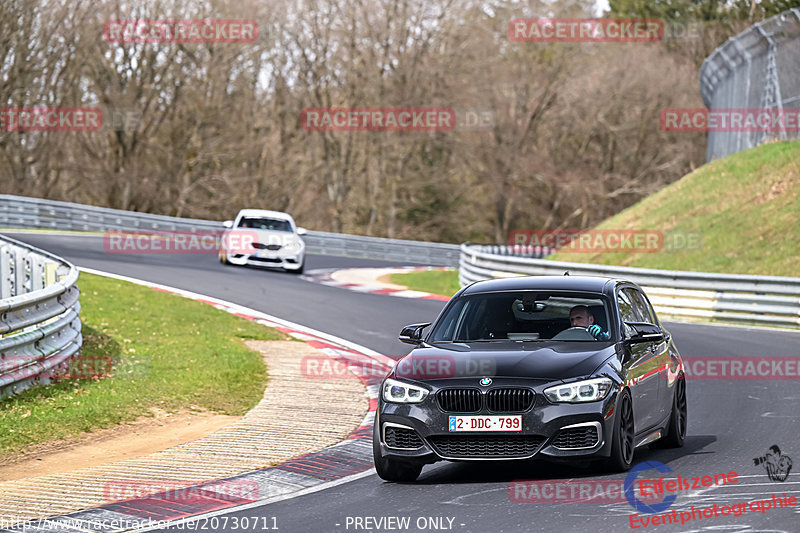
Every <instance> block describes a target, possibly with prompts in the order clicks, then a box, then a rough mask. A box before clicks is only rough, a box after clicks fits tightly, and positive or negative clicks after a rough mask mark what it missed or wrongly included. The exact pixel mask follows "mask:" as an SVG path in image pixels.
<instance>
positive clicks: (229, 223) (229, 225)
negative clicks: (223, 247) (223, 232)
mask: <svg viewBox="0 0 800 533" xmlns="http://www.w3.org/2000/svg"><path fill="white" fill-rule="evenodd" d="M222 225H223V226H225V227H226V228H232V227H233V220H226V221H225V222H223V223H222Z"/></svg>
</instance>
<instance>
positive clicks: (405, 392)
mask: <svg viewBox="0 0 800 533" xmlns="http://www.w3.org/2000/svg"><path fill="white" fill-rule="evenodd" d="M427 395H428V390H427V389H423V388H422V387H417V386H416V385H411V384H410V383H403V382H402V381H397V380H394V379H387V380H386V381H385V382H384V383H383V399H384V401H387V402H391V403H419V402H421V401H422V400H424V399H425V397H426V396H427Z"/></svg>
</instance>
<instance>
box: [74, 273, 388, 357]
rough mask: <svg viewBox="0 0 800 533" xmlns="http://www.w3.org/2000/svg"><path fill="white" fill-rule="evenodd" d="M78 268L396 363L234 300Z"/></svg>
mask: <svg viewBox="0 0 800 533" xmlns="http://www.w3.org/2000/svg"><path fill="white" fill-rule="evenodd" d="M78 270H80V271H81V272H86V273H88V274H95V275H97V276H104V277H107V278H112V279H118V280H121V281H129V282H131V283H135V284H137V285H144V286H145V287H150V288H156V289H162V290H165V291H169V292H173V293H175V294H180V295H181V296H186V297H187V298H191V299H192V300H205V301H208V302H212V303H214V304H218V305H222V306H226V307H228V308H229V309H231V310H233V311H235V312H238V313H242V314H245V315H250V316H253V317H256V318H261V319H263V320H269V321H270V322H274V323H275V324H279V325H281V326H284V327H287V328H290V329H296V330H298V331H300V332H303V333H307V334H310V335H314V336H316V337H318V338H320V339H324V340H327V341H330V342H332V343H334V344H339V345H341V346H344V347H345V348H349V349H351V350H354V351H356V352H359V353H362V354H364V355H371V356H373V357H377V358H379V359H380V360H381V361H383V362H385V363H386V364H388V365H390V366H393V365H394V363H395V361H394V359H392V358H390V357H386V356H385V355H382V354H380V353H378V352H376V351H375V350H371V349H369V348H367V347H366V346H361V345H360V344H356V343H354V342H350V341H348V340H345V339H342V338H341V337H336V336H335V335H330V334H329V333H325V332H322V331H319V330H316V329H313V328H309V327H308V326H303V325H301V324H297V323H295V322H290V321H288V320H284V319H282V318H278V317H276V316H273V315H268V314H267V313H262V312H261V311H256V310H255V309H250V308H249V307H244V306H242V305H239V304H235V303H233V302H228V301H226V300H220V299H219V298H214V297H213V296H207V295H205V294H199V293H196V292H192V291H187V290H184V289H178V288H176V287H170V286H169V285H162V284H160V283H153V282H150V281H144V280H141V279H137V278H131V277H129V276H122V275H119V274H112V273H111V272H104V271H102V270H95V269H93V268H86V267H78Z"/></svg>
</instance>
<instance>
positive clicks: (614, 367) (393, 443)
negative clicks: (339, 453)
mask: <svg viewBox="0 0 800 533" xmlns="http://www.w3.org/2000/svg"><path fill="white" fill-rule="evenodd" d="M428 326H430V324H413V325H410V326H406V327H405V328H403V330H402V332H401V334H400V340H401V341H403V342H407V343H410V344H415V345H416V347H415V348H414V349H413V350H412V351H411V353H410V354H409V355H407V356H405V357H404V358H403V359H401V360H400V361H398V363H397V364H396V365H395V367H394V369H393V370H392V371H391V372H390V373H389V375H388V376H387V377H386V379H385V380H384V381H383V383H382V384H381V390H380V394H379V403H378V411H377V413H376V417H375V429H374V437H373V453H374V459H375V468H376V470H377V472H378V475H379V476H380V477H381V478H383V479H385V480H389V481H413V480H415V479H416V478H417V476H419V474H420V471H421V470H422V467H423V465H425V464H427V463H433V462H436V461H440V460H451V461H491V460H526V459H532V458H534V457H536V458H550V459H554V460H570V461H579V460H580V461H583V460H601V461H603V462H604V463H605V464H606V465H607V467H608V469H610V470H612V471H624V470H627V469H629V468H630V467H631V464H632V462H633V455H634V450H635V449H636V448H637V447H639V446H644V445H646V444H650V443H655V442H656V441H660V442H659V444H663V445H665V446H670V447H679V446H682V445H683V442H684V439H685V436H686V382H685V376H684V372H683V361H682V360H681V356H680V354H679V353H678V350H677V349H676V348H675V344H674V343H673V341H672V337H671V336H670V334H669V332H668V331H666V330H665V329H664V328H663V327H662V326H661V323H660V322H659V320H658V317H657V316H656V314H655V312H654V311H653V307H652V305H651V304H650V301H649V300H648V298H647V296H646V295H645V294H644V292H643V291H642V289H641V288H640V287H639V286H637V285H636V284H634V283H631V282H629V281H624V280H614V279H606V278H590V277H573V276H564V277H548V276H541V277H519V278H510V279H503V280H490V281H480V282H477V283H474V284H472V285H470V286H468V287H466V288H464V289H462V290H461V291H459V292H458V293H457V294H456V295H455V296H454V297H453V298H452V299H451V300H450V301H449V302H448V304H447V305H446V306H445V308H444V309H443V310H442V312H441V314H440V315H439V317H438V318H437V320H436V322H435V323H434V324H433V326H432V327H431V328H430V330H429V332H428V333H427V334H426V335H423V331H424V330H425V329H426V328H427V327H428Z"/></svg>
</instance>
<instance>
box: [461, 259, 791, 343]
mask: <svg viewBox="0 0 800 533" xmlns="http://www.w3.org/2000/svg"><path fill="white" fill-rule="evenodd" d="M493 251H494V250H493V247H489V246H480V245H469V244H463V245H461V259H460V263H459V282H460V284H461V286H462V287H463V286H465V285H469V284H470V283H472V282H474V281H478V280H483V279H492V278H507V277H515V276H543V275H549V276H562V275H563V274H564V272H566V271H569V273H570V275H573V276H603V277H612V278H623V279H628V280H631V281H633V282H635V283H638V284H639V285H641V286H642V287H644V289H645V290H646V291H647V294H648V296H649V297H650V301H651V302H652V304H653V307H655V309H656V311H657V312H658V313H660V314H664V315H669V316H672V317H676V318H689V319H713V320H715V321H717V320H718V321H722V322H733V323H739V324H743V323H747V324H759V325H769V326H784V327H785V326H790V327H795V328H796V327H798V326H800V278H783V277H778V276H745V275H737V274H713V273H706V272H686V271H674V270H653V269H647V268H628V267H618V266H605V265H593V264H588V263H567V262H563V261H548V260H543V259H531V258H524V257H513V256H507V255H499V254H496V253H493Z"/></svg>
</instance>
